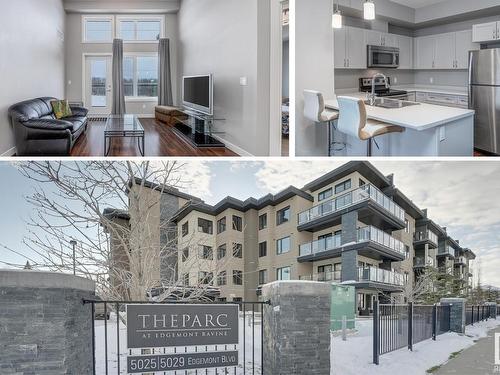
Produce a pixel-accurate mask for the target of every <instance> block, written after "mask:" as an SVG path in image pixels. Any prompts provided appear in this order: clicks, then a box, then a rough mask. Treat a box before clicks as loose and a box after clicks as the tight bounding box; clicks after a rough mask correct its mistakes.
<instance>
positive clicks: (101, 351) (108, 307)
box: [83, 300, 269, 375]
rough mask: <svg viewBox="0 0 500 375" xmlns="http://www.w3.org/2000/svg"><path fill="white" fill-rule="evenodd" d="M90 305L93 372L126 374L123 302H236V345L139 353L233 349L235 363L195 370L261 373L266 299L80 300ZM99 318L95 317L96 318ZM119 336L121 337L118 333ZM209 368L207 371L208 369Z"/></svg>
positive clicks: (235, 374) (217, 374) (128, 352)
mask: <svg viewBox="0 0 500 375" xmlns="http://www.w3.org/2000/svg"><path fill="white" fill-rule="evenodd" d="M83 303H84V304H91V305H92V331H93V335H92V352H93V374H94V375H104V374H105V375H108V374H127V356H128V355H132V354H133V353H132V350H131V349H127V348H126V344H127V343H126V333H125V332H123V328H124V327H125V324H126V322H125V321H124V312H125V306H126V305H127V304H161V303H163V304H185V305H189V304H207V305H208V304H212V305H218V304H237V305H238V306H239V316H240V318H239V320H240V321H239V331H240V342H239V345H219V346H217V345H211V346H201V345H200V346H194V347H189V348H188V347H175V348H155V349H145V350H142V351H141V353H140V354H147V355H155V354H177V353H188V352H194V353H202V352H207V353H209V352H213V351H215V352H216V351H233V352H236V351H237V352H238V353H239V358H240V363H239V365H238V366H231V367H223V366H222V367H219V368H213V369H210V370H208V369H204V370H196V371H195V374H206V375H208V374H215V375H222V374H224V375H226V374H233V375H240V374H242V375H246V374H249V375H250V374H252V375H263V374H264V368H263V363H264V332H263V330H264V325H263V319H264V314H263V309H264V306H265V305H268V304H269V302H241V301H238V302H216V303H215V302H209V303H207V302H194V301H193V302H176V301H174V302H172V301H167V302H161V303H159V302H144V301H134V302H132V301H126V302H125V301H96V300H83ZM97 317H102V318H103V323H102V324H100V325H99V326H97V325H96V318H97ZM108 320H109V322H108ZM98 322H99V321H98ZM120 336H121V337H120ZM209 371H210V372H209ZM188 373H189V374H191V373H192V371H189V370H188V371H184V370H177V371H174V370H169V371H165V372H163V374H169V375H170V374H173V375H180V374H188Z"/></svg>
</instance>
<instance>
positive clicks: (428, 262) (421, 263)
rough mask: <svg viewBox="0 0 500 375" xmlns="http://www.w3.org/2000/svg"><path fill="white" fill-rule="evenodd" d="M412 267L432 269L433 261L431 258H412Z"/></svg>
mask: <svg viewBox="0 0 500 375" xmlns="http://www.w3.org/2000/svg"><path fill="white" fill-rule="evenodd" d="M413 266H414V267H433V266H434V259H433V258H432V257H427V259H426V258H424V257H417V258H413Z"/></svg>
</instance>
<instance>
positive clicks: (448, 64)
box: [432, 33, 456, 69]
mask: <svg viewBox="0 0 500 375" xmlns="http://www.w3.org/2000/svg"><path fill="white" fill-rule="evenodd" d="M434 40H435V45H434V65H433V66H432V67H433V68H434V69H453V68H454V67H455V50H456V43H455V33H447V34H439V35H436V36H435V39H434Z"/></svg>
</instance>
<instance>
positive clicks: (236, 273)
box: [233, 271, 243, 285]
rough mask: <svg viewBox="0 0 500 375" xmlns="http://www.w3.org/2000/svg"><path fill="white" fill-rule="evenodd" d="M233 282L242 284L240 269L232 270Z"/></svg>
mask: <svg viewBox="0 0 500 375" xmlns="http://www.w3.org/2000/svg"><path fill="white" fill-rule="evenodd" d="M233 284H234V285H243V272H242V271H233Z"/></svg>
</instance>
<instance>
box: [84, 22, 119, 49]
mask: <svg viewBox="0 0 500 375" xmlns="http://www.w3.org/2000/svg"><path fill="white" fill-rule="evenodd" d="M83 28H84V31H83V42H84V43H113V17H111V16H110V17H90V16H89V17H87V16H85V17H83Z"/></svg>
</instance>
